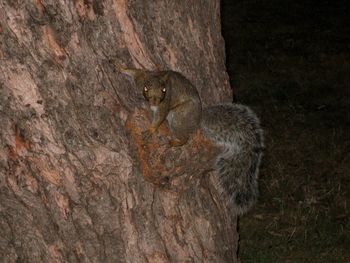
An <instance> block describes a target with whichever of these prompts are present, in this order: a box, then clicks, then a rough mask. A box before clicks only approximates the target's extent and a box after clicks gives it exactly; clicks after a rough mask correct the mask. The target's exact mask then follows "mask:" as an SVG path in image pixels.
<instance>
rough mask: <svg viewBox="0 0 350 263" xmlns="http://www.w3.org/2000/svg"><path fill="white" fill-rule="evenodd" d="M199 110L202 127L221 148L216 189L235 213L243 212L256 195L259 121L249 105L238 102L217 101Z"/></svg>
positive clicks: (260, 139)
mask: <svg viewBox="0 0 350 263" xmlns="http://www.w3.org/2000/svg"><path fill="white" fill-rule="evenodd" d="M203 111H204V112H203V119H202V128H203V130H204V131H205V132H206V134H207V135H208V137H209V138H211V139H212V140H213V141H214V143H216V144H218V145H220V146H223V149H224V150H223V152H222V153H221V154H220V155H219V156H218V158H217V161H216V170H217V173H218V176H219V180H218V181H219V189H220V191H221V194H222V195H223V196H224V199H226V200H227V201H228V204H229V205H230V206H231V207H233V209H234V210H235V211H236V212H237V214H243V213H245V212H246V211H247V210H249V209H250V208H251V207H252V206H253V205H254V203H255V202H256V200H257V197H258V175H259V166H260V161H261V157H262V153H263V148H264V137H263V131H262V129H261V127H260V121H259V119H258V117H257V116H256V115H255V113H254V112H253V111H252V110H251V109H250V108H248V107H246V106H244V105H240V104H220V105H215V106H211V107H208V108H205V109H204V110H203Z"/></svg>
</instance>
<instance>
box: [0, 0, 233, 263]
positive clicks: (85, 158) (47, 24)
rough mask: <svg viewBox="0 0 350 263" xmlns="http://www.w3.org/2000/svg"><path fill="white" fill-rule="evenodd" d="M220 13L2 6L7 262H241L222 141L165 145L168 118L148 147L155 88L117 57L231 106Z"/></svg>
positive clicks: (140, 3) (2, 227)
mask: <svg viewBox="0 0 350 263" xmlns="http://www.w3.org/2000/svg"><path fill="white" fill-rule="evenodd" d="M219 7H220V5H219V1H218V0H216V1H212V0H204V1H171V0H165V1H144V0H130V1H127V0H114V1H112V0H103V1H99V0H75V1H64V0H47V1H45V0H35V1H12V0H11V1H10V0H8V1H5V0H1V1H0V19H1V21H0V22H1V25H0V37H1V38H0V39H1V40H0V44H1V46H0V47H1V49H0V72H1V74H0V123H1V130H0V258H1V259H2V262H132V263H135V262H136V263H137V262H152V263H153V262H216V263H220V262H237V256H236V251H237V246H238V234H237V232H236V221H237V217H236V216H235V215H234V213H233V212H232V211H228V210H227V208H225V207H224V205H223V203H224V202H223V201H222V200H221V199H220V196H219V195H218V194H217V191H216V187H215V180H216V179H215V175H214V174H213V173H212V172H209V171H210V170H211V167H212V163H213V158H214V157H215V153H216V151H217V149H215V147H214V146H212V145H211V143H210V142H209V141H206V138H204V135H203V134H202V132H201V131H198V132H197V133H196V134H195V135H194V136H193V138H191V139H190V141H189V142H188V144H187V145H185V146H183V147H177V148H169V147H168V146H164V145H162V144H161V142H162V140H165V139H164V138H166V137H167V136H169V132H168V131H167V128H166V126H164V125H163V127H162V129H161V130H160V131H159V133H158V134H157V136H155V137H154V138H153V139H152V141H151V142H150V143H148V144H147V143H146V142H143V141H142V138H141V137H140V133H141V131H142V129H144V128H146V127H144V126H145V125H148V122H149V120H148V119H147V115H146V114H144V111H143V109H142V107H143V106H142V105H143V99H142V92H141V91H139V90H135V88H134V87H133V85H132V84H131V83H130V82H129V81H128V80H127V79H126V78H125V77H124V76H122V75H120V74H118V73H117V72H115V71H114V70H113V67H112V66H111V65H110V64H109V63H108V62H107V61H108V59H110V58H113V59H116V60H118V61H120V63H122V64H124V65H126V66H129V67H136V68H144V69H148V70H166V69H171V70H175V71H179V72H181V73H182V74H183V75H185V76H186V77H187V78H188V79H190V80H191V82H192V83H193V84H194V85H195V86H196V87H197V88H198V90H199V93H200V96H201V99H202V101H203V104H204V105H208V104H217V103H219V102H225V101H226V102H227V101H230V100H231V91H230V87H229V84H228V77H227V74H226V72H225V56H224V43H223V40H222V37H221V32H220V10H219ZM140 138H141V139H140ZM157 142H159V144H157ZM145 143H146V144H145ZM152 143H153V144H152ZM151 144H152V145H151ZM152 147H153V148H152Z"/></svg>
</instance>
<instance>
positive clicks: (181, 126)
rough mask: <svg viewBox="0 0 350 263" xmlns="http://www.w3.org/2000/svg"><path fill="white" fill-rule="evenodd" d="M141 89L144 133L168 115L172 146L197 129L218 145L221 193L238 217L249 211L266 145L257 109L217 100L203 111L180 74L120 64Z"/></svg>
mask: <svg viewBox="0 0 350 263" xmlns="http://www.w3.org/2000/svg"><path fill="white" fill-rule="evenodd" d="M114 65H115V66H116V68H117V70H118V71H119V72H121V73H123V74H126V75H128V76H130V77H131V78H132V79H133V80H134V83H135V85H136V87H137V88H139V89H142V91H143V96H144V97H145V99H146V100H147V101H148V105H149V108H150V110H151V111H152V112H153V118H152V123H151V126H150V127H149V128H148V135H149V136H150V135H152V134H153V133H154V132H156V131H157V129H158V127H159V126H160V124H161V123H162V122H163V121H164V120H165V119H167V121H168V123H169V126H170V129H171V131H172V135H173V136H174V139H172V140H171V141H170V145H171V146H181V145H183V144H185V143H186V142H187V140H188V139H189V136H190V134H191V133H192V132H194V131H195V130H196V129H199V128H202V130H203V131H204V132H205V134H206V135H207V136H208V137H209V138H210V139H211V140H212V141H213V142H214V144H216V145H219V146H222V147H223V151H222V153H221V154H219V155H218V157H217V159H216V164H215V170H216V171H217V174H218V182H219V185H218V188H219V191H220V194H221V195H222V196H224V199H225V200H227V204H228V205H229V206H231V207H232V208H233V209H234V211H235V212H236V213H237V214H238V215H242V214H244V213H245V212H247V211H248V210H249V209H250V208H251V207H252V206H253V205H254V204H255V202H256V200H257V197H258V175H259V166H260V162H261V157H262V154H263V149H264V137H263V131H262V129H261V127H260V121H259V119H258V117H257V116H256V115H255V113H254V112H253V111H252V110H251V109H250V108H249V107H247V106H244V105H241V104H219V105H214V106H210V107H207V108H204V109H202V104H201V100H200V96H199V93H198V91H197V89H196V87H195V86H194V85H192V84H191V82H190V81H189V80H188V79H186V78H185V77H184V76H183V75H181V74H180V73H178V72H174V71H145V70H140V69H129V68H123V67H121V66H119V65H118V64H114Z"/></svg>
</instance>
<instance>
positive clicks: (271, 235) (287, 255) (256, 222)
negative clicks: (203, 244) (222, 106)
mask: <svg viewBox="0 0 350 263" xmlns="http://www.w3.org/2000/svg"><path fill="white" fill-rule="evenodd" d="M232 2H233V3H232ZM234 2H235V1H229V0H226V1H223V5H224V9H223V11H222V15H223V19H224V20H223V28H224V36H225V39H226V45H227V47H226V49H227V59H228V71H229V73H230V76H231V81H232V86H233V87H234V88H235V93H236V94H237V95H238V96H237V100H238V101H239V102H242V103H244V104H248V105H250V106H252V108H254V109H255V110H256V112H257V113H258V114H259V116H261V119H262V122H263V125H264V128H265V130H266V139H267V142H266V145H267V151H266V155H265V158H264V164H263V168H262V171H261V180H260V191H261V198H260V201H259V203H258V205H257V206H256V208H255V209H254V210H253V211H251V212H250V213H249V214H247V215H246V216H244V217H243V218H242V219H241V221H240V233H241V246H240V257H241V260H242V262H350V221H349V218H350V211H349V210H350V207H349V206H350V179H349V178H350V27H347V26H345V25H346V24H347V22H350V19H349V18H348V17H349V16H348V13H350V8H348V7H347V5H346V1H344V4H342V3H340V2H339V1H338V2H337V5H336V4H331V1H330V4H329V3H326V2H325V1H319V2H315V4H313V3H312V1H308V3H309V4H305V3H303V2H302V1H288V0H287V1H283V5H282V2H280V1H277V0H274V1H253V0H250V1H241V3H237V2H239V1H237V2H236V4H234ZM317 3H318V4H317ZM347 20H349V21H347Z"/></svg>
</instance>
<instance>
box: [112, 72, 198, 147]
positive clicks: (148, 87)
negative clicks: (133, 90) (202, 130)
mask: <svg viewBox="0 0 350 263" xmlns="http://www.w3.org/2000/svg"><path fill="white" fill-rule="evenodd" d="M115 66H116V67H117V69H118V71H119V72H121V73H123V74H126V75H128V76H130V77H131V78H132V79H133V80H134V83H135V85H136V87H137V88H138V89H142V92H143V96H144V97H145V99H146V100H147V101H148V105H149V109H150V110H151V111H152V115H153V116H152V123H151V125H150V127H149V128H148V129H147V132H146V137H149V136H151V135H152V134H153V133H155V132H156V131H157V129H158V128H159V126H160V125H161V124H162V123H163V122H164V120H165V119H167V121H168V123H169V127H170V130H171V132H172V135H173V137H174V138H172V139H171V140H170V141H169V144H170V146H181V145H184V144H185V143H186V142H187V141H188V139H189V136H190V135H191V133H192V132H194V131H195V130H197V129H198V128H199V126H200V121H201V115H202V103H201V100H200V97H199V94H198V91H197V89H196V87H195V86H193V85H192V83H191V82H190V81H189V80H188V79H186V78H185V77H184V76H183V75H181V74H180V73H178V72H175V71H144V70H140V69H127V68H123V67H121V66H119V65H115Z"/></svg>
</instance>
